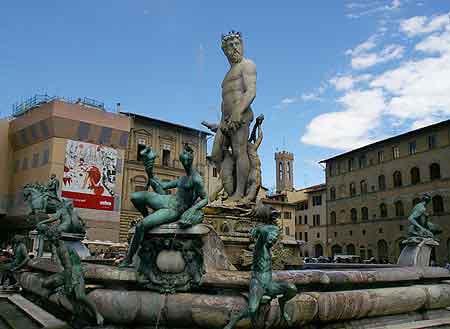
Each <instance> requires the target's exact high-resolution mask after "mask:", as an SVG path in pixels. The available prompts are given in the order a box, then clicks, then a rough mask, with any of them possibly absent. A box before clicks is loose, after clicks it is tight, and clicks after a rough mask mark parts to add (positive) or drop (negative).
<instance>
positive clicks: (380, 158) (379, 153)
mask: <svg viewBox="0 0 450 329" xmlns="http://www.w3.org/2000/svg"><path fill="white" fill-rule="evenodd" d="M383 161H384V151H378V163H382V162H383Z"/></svg>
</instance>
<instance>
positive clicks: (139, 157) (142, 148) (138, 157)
mask: <svg viewBox="0 0 450 329" xmlns="http://www.w3.org/2000/svg"><path fill="white" fill-rule="evenodd" d="M145 148H146V145H145V144H138V146H137V156H136V158H137V161H142V156H141V152H142V151H143V150H144V149H145Z"/></svg>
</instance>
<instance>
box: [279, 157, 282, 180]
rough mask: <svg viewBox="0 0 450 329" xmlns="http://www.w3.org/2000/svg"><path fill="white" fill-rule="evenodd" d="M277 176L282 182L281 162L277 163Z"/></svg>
mask: <svg viewBox="0 0 450 329" xmlns="http://www.w3.org/2000/svg"><path fill="white" fill-rule="evenodd" d="M278 175H279V177H280V180H281V181H282V180H283V162H281V161H280V162H279V163H278Z"/></svg>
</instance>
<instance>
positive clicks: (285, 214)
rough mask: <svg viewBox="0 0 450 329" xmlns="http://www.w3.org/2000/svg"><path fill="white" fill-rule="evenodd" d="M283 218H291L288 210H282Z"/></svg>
mask: <svg viewBox="0 0 450 329" xmlns="http://www.w3.org/2000/svg"><path fill="white" fill-rule="evenodd" d="M284 218H285V219H292V214H291V213H290V212H289V211H285V212H284Z"/></svg>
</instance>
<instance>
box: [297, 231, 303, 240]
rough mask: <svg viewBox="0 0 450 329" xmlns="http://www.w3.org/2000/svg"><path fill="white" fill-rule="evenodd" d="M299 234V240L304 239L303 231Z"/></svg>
mask: <svg viewBox="0 0 450 329" xmlns="http://www.w3.org/2000/svg"><path fill="white" fill-rule="evenodd" d="M298 235H299V240H303V232H300V233H299V234H298Z"/></svg>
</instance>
